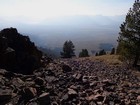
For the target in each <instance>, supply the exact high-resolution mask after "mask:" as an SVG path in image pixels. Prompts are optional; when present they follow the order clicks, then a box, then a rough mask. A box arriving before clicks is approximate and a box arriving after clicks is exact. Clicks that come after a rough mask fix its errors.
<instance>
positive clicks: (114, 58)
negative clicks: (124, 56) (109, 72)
mask: <svg viewBox="0 0 140 105" xmlns="http://www.w3.org/2000/svg"><path fill="white" fill-rule="evenodd" d="M118 58H119V55H102V56H92V57H90V59H91V60H99V61H103V62H105V63H107V64H109V65H120V64H122V62H121V61H120V60H119V59H118Z"/></svg>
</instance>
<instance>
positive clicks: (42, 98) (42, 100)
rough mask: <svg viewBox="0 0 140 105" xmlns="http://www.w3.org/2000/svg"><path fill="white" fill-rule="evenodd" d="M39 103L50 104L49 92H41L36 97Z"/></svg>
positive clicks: (42, 104) (41, 104)
mask: <svg viewBox="0 0 140 105" xmlns="http://www.w3.org/2000/svg"><path fill="white" fill-rule="evenodd" d="M38 101H39V104H40V105H51V102H50V96H49V93H43V94H41V95H40V96H39V98H38Z"/></svg>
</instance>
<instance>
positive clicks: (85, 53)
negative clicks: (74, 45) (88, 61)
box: [79, 49, 89, 57]
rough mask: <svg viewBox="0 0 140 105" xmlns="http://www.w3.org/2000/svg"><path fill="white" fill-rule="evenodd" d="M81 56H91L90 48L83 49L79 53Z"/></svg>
mask: <svg viewBox="0 0 140 105" xmlns="http://www.w3.org/2000/svg"><path fill="white" fill-rule="evenodd" d="M79 57H89V54H88V50H87V49H82V52H80V53H79Z"/></svg>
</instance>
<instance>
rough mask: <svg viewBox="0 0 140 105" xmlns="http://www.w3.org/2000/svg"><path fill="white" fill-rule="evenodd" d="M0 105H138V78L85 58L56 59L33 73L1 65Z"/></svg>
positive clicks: (139, 95) (116, 68)
mask: <svg viewBox="0 0 140 105" xmlns="http://www.w3.org/2000/svg"><path fill="white" fill-rule="evenodd" d="M0 105H140V78H139V77H137V76H135V75H133V74H132V71H131V70H129V69H127V67H125V66H123V65H122V66H109V65H107V64H105V63H104V62H100V61H97V60H95V61H91V60H89V59H83V60H80V59H63V60H56V61H54V62H52V63H50V64H49V65H47V66H46V67H44V68H40V69H38V70H35V71H34V73H33V75H22V74H16V73H12V72H8V71H6V70H3V69H1V70H0Z"/></svg>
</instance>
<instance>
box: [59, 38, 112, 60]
mask: <svg viewBox="0 0 140 105" xmlns="http://www.w3.org/2000/svg"><path fill="white" fill-rule="evenodd" d="M74 51H75V46H74V44H73V42H72V41H71V40H68V41H65V42H64V45H63V51H62V52H60V54H61V57H62V58H72V57H75V56H76V55H75V52H74ZM110 54H115V48H112V50H111V53H110ZM101 55H106V51H105V50H104V49H102V50H100V51H99V52H97V53H96V54H95V56H101ZM79 57H89V52H88V50H87V49H82V51H81V52H80V53H79Z"/></svg>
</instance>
